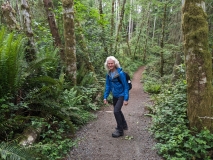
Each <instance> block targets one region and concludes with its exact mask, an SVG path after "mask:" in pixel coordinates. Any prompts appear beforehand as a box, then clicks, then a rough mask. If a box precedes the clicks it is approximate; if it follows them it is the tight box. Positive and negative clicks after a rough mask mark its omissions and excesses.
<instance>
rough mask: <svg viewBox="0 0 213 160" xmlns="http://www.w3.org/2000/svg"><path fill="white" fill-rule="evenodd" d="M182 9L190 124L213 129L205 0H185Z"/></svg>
mask: <svg viewBox="0 0 213 160" xmlns="http://www.w3.org/2000/svg"><path fill="white" fill-rule="evenodd" d="M182 12H183V13H182V14H183V22H182V25H183V26H182V28H183V35H184V54H185V63H186V80H187V102H188V107H187V114H188V118H189V122H190V127H191V128H194V127H196V128H197V129H198V130H201V129H203V128H204V127H206V128H207V129H209V130H211V131H212V129H213V128H212V127H213V123H212V120H211V119H210V118H209V117H212V62H211V54H210V52H209V48H208V23H207V15H206V13H205V1H204V0H185V3H184V6H183V10H182Z"/></svg>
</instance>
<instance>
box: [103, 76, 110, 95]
mask: <svg viewBox="0 0 213 160" xmlns="http://www.w3.org/2000/svg"><path fill="white" fill-rule="evenodd" d="M110 91H111V87H110V80H109V75H108V74H107V75H106V83H105V91H104V99H107V97H108V96H109V93H110Z"/></svg>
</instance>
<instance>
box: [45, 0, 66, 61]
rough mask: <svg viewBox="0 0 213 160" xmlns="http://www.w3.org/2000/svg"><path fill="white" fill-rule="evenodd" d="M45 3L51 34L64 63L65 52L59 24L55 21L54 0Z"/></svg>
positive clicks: (46, 0) (47, 0)
mask: <svg viewBox="0 0 213 160" xmlns="http://www.w3.org/2000/svg"><path fill="white" fill-rule="evenodd" d="M43 3H44V8H45V10H46V13H47V20H48V22H49V26H50V32H51V34H52V37H53V41H54V45H55V47H58V48H59V53H60V58H61V60H62V61H63V62H64V61H65V57H64V50H63V45H62V43H61V37H60V34H59V31H58V27H57V23H56V20H55V14H54V12H53V9H54V6H53V2H52V0H43Z"/></svg>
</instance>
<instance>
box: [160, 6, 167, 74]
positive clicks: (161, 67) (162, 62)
mask: <svg viewBox="0 0 213 160" xmlns="http://www.w3.org/2000/svg"><path fill="white" fill-rule="evenodd" d="M166 8H167V4H165V6H164V15H163V22H162V35H161V36H162V37H161V42H160V47H161V53H160V75H161V77H163V75H164V55H163V54H164V52H163V48H164V36H165V25H166Z"/></svg>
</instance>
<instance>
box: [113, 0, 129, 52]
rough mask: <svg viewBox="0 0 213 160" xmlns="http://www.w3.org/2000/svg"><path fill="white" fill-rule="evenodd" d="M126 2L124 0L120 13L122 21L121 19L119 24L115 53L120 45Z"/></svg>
mask: <svg viewBox="0 0 213 160" xmlns="http://www.w3.org/2000/svg"><path fill="white" fill-rule="evenodd" d="M125 4H126V0H123V5H122V9H121V14H120V21H119V24H118V29H117V35H116V41H115V51H114V54H116V52H117V46H118V42H119V39H120V31H121V29H122V23H123V17H124V11H125Z"/></svg>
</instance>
